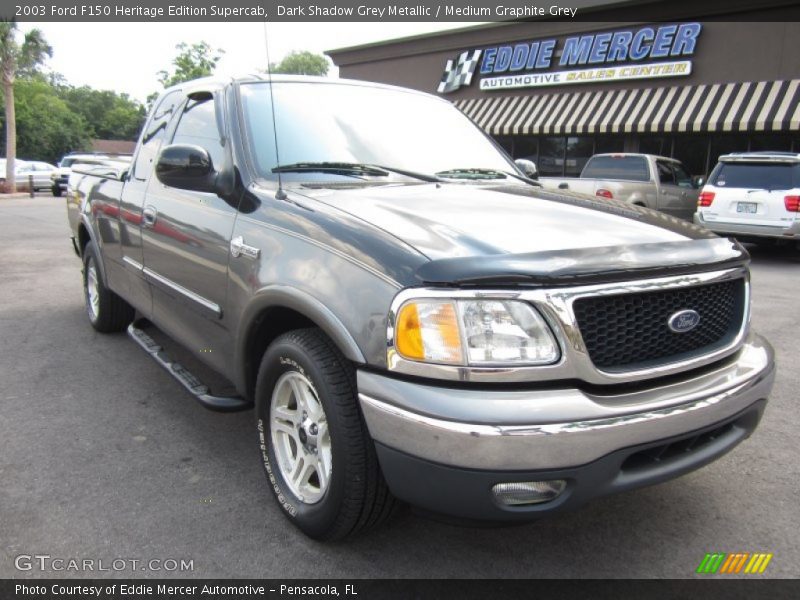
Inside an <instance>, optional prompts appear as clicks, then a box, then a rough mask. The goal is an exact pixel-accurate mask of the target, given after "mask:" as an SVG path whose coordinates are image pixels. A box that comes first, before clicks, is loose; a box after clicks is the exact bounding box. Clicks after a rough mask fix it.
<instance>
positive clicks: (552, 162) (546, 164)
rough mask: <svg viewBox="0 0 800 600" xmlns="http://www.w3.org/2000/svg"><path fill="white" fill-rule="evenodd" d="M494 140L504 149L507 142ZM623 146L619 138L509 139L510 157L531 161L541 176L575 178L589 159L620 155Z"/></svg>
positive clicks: (502, 139) (622, 139) (520, 137)
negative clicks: (610, 153) (610, 154)
mask: <svg viewBox="0 0 800 600" xmlns="http://www.w3.org/2000/svg"><path fill="white" fill-rule="evenodd" d="M495 139H496V140H497V141H498V143H500V144H501V145H502V146H503V147H504V148H506V149H508V146H507V145H506V144H507V143H508V142H507V141H506V140H504V138H503V137H502V136H498V137H496V138H495ZM624 146H625V139H624V138H623V137H622V136H601V137H597V138H592V137H578V136H570V137H562V136H549V137H541V138H537V137H523V136H515V137H513V138H511V147H512V149H511V156H513V157H514V158H525V159H527V160H532V161H533V162H534V163H536V166H537V167H538V168H539V173H540V174H541V175H544V176H550V177H559V176H568V177H577V176H578V175H580V174H581V171H582V170H583V167H584V166H585V165H586V161H588V160H589V158H591V156H592V155H594V154H605V153H608V152H622V151H623V148H624Z"/></svg>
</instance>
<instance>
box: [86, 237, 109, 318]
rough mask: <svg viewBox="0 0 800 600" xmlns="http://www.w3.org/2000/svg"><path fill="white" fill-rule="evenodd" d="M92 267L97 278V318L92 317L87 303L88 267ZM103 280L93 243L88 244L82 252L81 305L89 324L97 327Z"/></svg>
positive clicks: (101, 303)
mask: <svg viewBox="0 0 800 600" xmlns="http://www.w3.org/2000/svg"><path fill="white" fill-rule="evenodd" d="M90 264H92V265H94V272H95V275H96V276H97V295H98V308H97V317H96V318H93V317H92V311H91V309H90V304H91V303H90V301H89V265H90ZM103 291H104V287H103V278H102V276H101V275H100V265H99V264H98V263H97V252H96V251H95V249H94V243H93V242H89V243H88V244H86V248H85V249H84V251H83V304H84V309H85V310H86V316H87V317H89V322H90V323H91V324H92V325H93V326H94V327H97V326H98V324H99V323H100V322H101V321H102V319H103V308H104V304H105V303H104V302H103V300H104V296H103Z"/></svg>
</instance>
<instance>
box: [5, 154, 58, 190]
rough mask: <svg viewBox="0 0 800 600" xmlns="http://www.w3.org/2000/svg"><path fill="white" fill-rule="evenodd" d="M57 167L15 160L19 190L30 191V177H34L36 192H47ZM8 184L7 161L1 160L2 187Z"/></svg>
mask: <svg viewBox="0 0 800 600" xmlns="http://www.w3.org/2000/svg"><path fill="white" fill-rule="evenodd" d="M54 170H55V167H54V166H53V165H51V164H49V163H46V162H41V161H30V160H23V159H19V158H18V159H16V160H14V171H15V173H16V177H15V179H16V182H17V188H18V189H25V190H27V189H28V186H29V185H30V176H33V189H34V190H35V191H37V192H38V191H39V190H46V189H47V188H49V187H50V176H51V174H52V173H53V171H54ZM5 182H6V159H5V158H0V187H1V186H3V185H4V184H5Z"/></svg>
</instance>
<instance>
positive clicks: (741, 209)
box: [736, 202, 758, 215]
mask: <svg viewBox="0 0 800 600" xmlns="http://www.w3.org/2000/svg"><path fill="white" fill-rule="evenodd" d="M736 212H737V213H745V214H749V215H754V214H756V213H757V212H758V204H757V203H755V202H737V203H736Z"/></svg>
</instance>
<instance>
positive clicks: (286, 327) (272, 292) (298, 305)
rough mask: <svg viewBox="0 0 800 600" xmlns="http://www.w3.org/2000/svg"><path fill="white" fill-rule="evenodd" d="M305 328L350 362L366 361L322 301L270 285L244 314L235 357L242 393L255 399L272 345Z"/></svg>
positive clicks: (285, 287) (337, 319)
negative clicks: (264, 359) (312, 329)
mask: <svg viewBox="0 0 800 600" xmlns="http://www.w3.org/2000/svg"><path fill="white" fill-rule="evenodd" d="M306 327H317V328H319V329H320V330H321V331H322V332H323V333H325V335H327V336H328V337H329V338H330V339H331V340H332V341H333V343H334V344H335V345H336V347H337V348H338V349H339V350H340V351H341V352H342V354H343V355H344V356H345V357H346V358H347V359H348V360H351V361H353V362H355V363H358V364H363V363H365V362H366V359H365V358H364V353H363V352H362V350H361V348H360V347H359V346H358V344H357V343H356V341H355V339H354V338H353V336H352V335H351V334H350V332H349V331H348V330H347V328H346V327H345V326H344V324H343V323H342V321H341V320H340V319H339V318H338V317H337V316H336V315H335V314H334V313H333V312H332V311H331V310H330V309H329V308H328V307H326V306H325V305H324V304H323V303H322V302H321V301H320V300H318V299H317V298H315V297H313V296H311V295H310V294H308V293H307V292H303V291H300V290H298V289H296V288H292V287H288V286H278V285H276V286H269V287H267V288H264V289H261V290H259V291H258V292H257V293H256V294H255V296H254V297H253V298H252V299H251V301H250V303H249V304H248V306H247V308H246V309H245V310H244V312H243V313H242V318H241V321H240V326H239V334H238V335H237V337H236V346H235V356H234V358H235V368H236V379H237V387H238V388H239V392H240V393H242V394H244V395H245V397H247V398H253V397H254V392H255V384H256V376H257V374H258V368H259V365H260V363H261V358H262V357H263V356H264V352H265V351H266V349H267V347H268V346H269V344H270V343H271V342H272V341H273V340H274V339H275V338H277V337H278V336H279V335H282V334H284V333H286V332H287V331H292V330H294V329H303V328H306Z"/></svg>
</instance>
